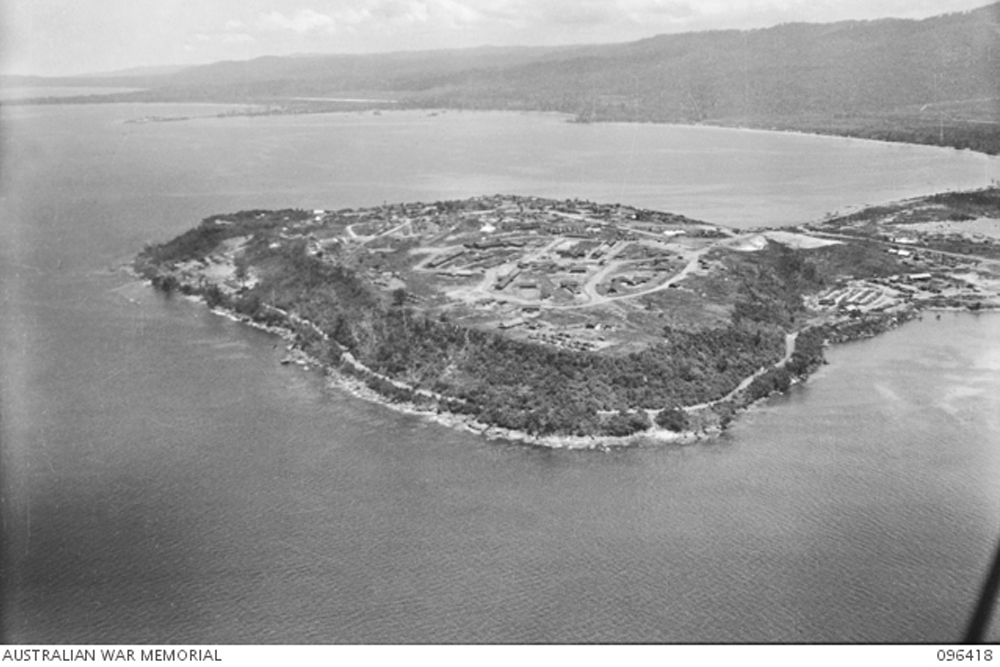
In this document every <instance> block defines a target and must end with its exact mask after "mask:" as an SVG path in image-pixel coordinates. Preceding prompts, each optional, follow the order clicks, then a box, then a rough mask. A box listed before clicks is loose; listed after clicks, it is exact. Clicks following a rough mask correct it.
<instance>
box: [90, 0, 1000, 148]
mask: <svg viewBox="0 0 1000 667" xmlns="http://www.w3.org/2000/svg"><path fill="white" fill-rule="evenodd" d="M125 81H128V83H124V82H125ZM135 81H136V79H134V78H127V77H122V78H117V79H110V80H109V82H108V85H133V86H135V83H134V82H135ZM143 82H144V83H145V84H147V86H145V87H148V88H150V89H149V90H146V91H143V92H139V93H128V94H122V95H116V96H114V97H113V98H108V99H114V100H121V101H125V100H129V101H168V100H169V101H183V100H200V101H206V100H211V101H225V102H237V103H248V102H264V103H275V102H277V101H280V100H287V99H289V98H302V97H324V96H328V97H337V96H346V94H348V93H354V92H356V91H365V92H366V93H369V94H370V93H376V94H377V96H378V97H385V98H391V99H394V100H398V101H399V103H400V104H401V105H403V106H411V107H426V108H430V107H435V108H436V107H453V108H454V107H457V108H475V109H522V110H544V111H560V112H565V113H570V114H574V115H576V117H577V118H578V119H579V120H581V121H600V120H619V121H654V122H697V123H719V124H726V125H749V126H758V127H775V128H783V129H801V130H809V131H817V132H832V133H836V134H851V135H856V136H868V137H875V138H881V139H889V140H901V141H918V142H923V143H940V144H945V145H952V146H959V147H968V148H973V149H975V150H982V151H985V152H993V153H996V152H1000V137H998V135H1000V124H998V123H1000V3H995V4H992V5H989V6H987V7H983V8H981V9H978V10H974V11H970V12H962V13H954V14H946V15H942V16H936V17H932V18H928V19H924V20H920V21H916V20H904V19H882V20H877V21H842V22H838V23H830V24H803V23H796V24H787V25H779V26H776V27H772V28H766V29H759V30H750V31H736V30H728V31H711V32H700V33H686V34H680V35H660V36H657V37H652V38H649V39H645V40H641V41H637V42H631V43H626V44H612V45H591V46H577V47H559V48H491V47H485V48H479V49H465V50H453V51H425V52H409V53H390V54H378V55H339V56H330V55H312V56H296V57H265V58H258V59H255V60H250V61H244V62H222V63H215V64H212V65H206V66H202V67H192V68H187V69H184V70H181V71H179V72H176V73H173V74H169V75H164V76H158V77H150V76H147V77H143Z"/></svg>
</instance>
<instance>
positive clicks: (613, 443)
mask: <svg viewBox="0 0 1000 667" xmlns="http://www.w3.org/2000/svg"><path fill="white" fill-rule="evenodd" d="M135 275H136V277H137V278H139V279H140V280H141V281H142V282H143V283H144V284H145V285H147V286H148V287H153V284H152V282H151V281H150V280H148V279H145V278H142V277H141V276H138V274H135ZM183 297H184V298H185V299H188V300H189V301H191V302H193V303H198V304H201V305H204V306H207V305H208V304H207V303H205V299H204V297H202V296H200V295H196V294H188V295H183ZM209 311H210V312H212V313H214V314H215V315H218V316H220V317H225V318H226V319H228V320H230V321H232V322H235V323H238V324H244V325H247V326H250V327H252V328H254V329H257V330H259V331H263V332H265V333H268V334H272V335H275V336H278V337H279V338H281V339H282V340H283V341H285V342H286V343H287V344H288V345H287V348H286V357H285V359H287V360H289V361H288V362H286V361H285V360H282V361H281V362H279V363H280V364H282V365H290V364H292V363H294V364H295V365H298V366H300V367H302V369H303V370H306V371H317V370H318V371H320V372H322V374H323V376H324V377H325V378H326V379H327V385H328V386H334V387H336V388H337V389H340V390H342V391H346V392H347V393H349V394H351V395H352V396H354V397H356V398H360V399H362V400H366V401H369V402H372V403H376V404H378V405H382V406H384V407H387V408H389V409H391V410H394V411H396V412H400V413H402V414H407V415H413V416H417V417H422V418H424V419H427V420H429V421H432V422H434V423H436V424H440V425H442V426H447V427H449V428H455V429H459V430H462V431H466V432H469V433H473V434H476V435H480V436H483V437H485V438H486V439H488V440H508V441H511V442H518V443H523V444H528V445H532V446H537V447H548V448H550V449H598V450H600V449H612V448H618V447H629V446H634V445H637V444H640V443H642V442H649V441H655V442H657V443H659V444H666V443H672V444H692V443H695V442H699V441H702V440H706V439H713V438H716V437H718V436H719V435H721V434H722V432H723V430H724V429H714V430H712V429H706V430H704V431H701V432H699V431H679V432H677V431H670V430H668V429H665V428H661V427H658V426H656V425H655V424H654V425H653V426H652V427H651V428H650V429H649V430H647V431H641V432H639V433H636V434H633V435H629V436H621V437H616V436H574V435H534V434H531V433H528V432H526V431H516V430H513V429H508V428H503V427H501V426H495V425H492V424H487V423H485V422H480V421H477V420H476V419H475V418H473V417H470V416H467V415H461V414H458V413H455V412H451V411H449V410H446V409H444V408H441V407H440V405H438V406H436V407H435V408H433V409H432V408H425V407H421V406H420V405H418V404H416V403H414V402H412V401H394V400H391V399H390V398H388V397H386V396H384V395H383V394H381V393H379V392H378V391H376V390H375V389H372V388H371V387H369V386H368V385H367V384H366V383H365V382H364V380H362V379H361V378H359V377H356V376H353V375H351V374H348V373H346V372H344V371H343V370H342V369H340V368H338V367H336V366H332V365H330V364H325V363H323V362H322V361H320V360H319V359H316V358H315V357H313V356H312V355H310V354H309V353H308V352H306V351H305V350H303V349H301V348H299V347H295V346H294V344H295V339H296V334H295V332H293V331H292V330H290V329H286V328H284V327H277V326H271V325H267V324H262V323H260V322H256V321H254V320H253V319H251V318H249V317H247V316H245V315H240V314H238V313H236V312H234V311H232V310H230V309H227V308H222V307H219V306H216V307H214V308H213V307H209ZM299 362H302V363H299ZM355 363H357V362H355ZM357 365H358V366H361V367H362V368H363V369H364V371H366V372H368V373H371V374H372V375H375V376H377V377H381V376H379V375H378V374H377V373H374V371H371V370H370V369H368V368H367V367H366V366H364V365H363V364H360V363H357ZM384 379H387V380H390V381H392V380H391V379H389V378H384ZM393 382H395V383H397V384H400V385H404V383H400V382H398V381H393ZM404 386H406V387H407V389H409V390H410V391H413V392H417V391H419V390H417V389H414V388H413V387H410V386H409V385H404ZM761 400H763V399H761ZM755 403H757V401H755V402H754V403H753V404H755ZM753 404H751V405H753Z"/></svg>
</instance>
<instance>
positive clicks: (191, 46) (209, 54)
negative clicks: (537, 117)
mask: <svg viewBox="0 0 1000 667" xmlns="http://www.w3.org/2000/svg"><path fill="white" fill-rule="evenodd" d="M985 4H989V0H0V70H2V71H3V72H4V73H18V74H45V75H54V74H77V73H85V72H98V71H106V70H113V69H120V68H128V67H135V66H147V65H168V64H198V63H207V62H213V61H217V60H243V59H246V58H253V57H256V56H261V55H268V54H288V53H316V52H323V53H350V52H353V53H359V52H373V51H396V50H408V49H436V48H453V47H466V46H479V45H483V44H495V45H532V44H545V45H551V44H574V43H594V42H618V41H628V40H632V39H639V38H642V37H648V36H651V35H655V34H659V33H665V32H685V31H690V30H707V29H714V28H757V27H766V26H771V25H776V24H778V23H787V22H791V21H811V22H825V21H836V20H841V19H873V18H881V17H886V16H894V17H906V18H924V17H927V16H932V15H934V14H943V13H947V12H953V11H964V10H967V9H974V8H976V7H980V6H983V5H985Z"/></svg>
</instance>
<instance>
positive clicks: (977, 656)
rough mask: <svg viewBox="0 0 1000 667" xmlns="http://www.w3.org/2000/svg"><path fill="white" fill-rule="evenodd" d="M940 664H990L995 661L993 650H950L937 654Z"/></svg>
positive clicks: (943, 650) (940, 651)
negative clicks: (965, 662) (966, 662)
mask: <svg viewBox="0 0 1000 667" xmlns="http://www.w3.org/2000/svg"><path fill="white" fill-rule="evenodd" d="M937 659H938V661H939V662H964V661H969V662H990V661H992V660H993V650H992V649H979V648H959V649H955V648H948V649H944V648H943V649H941V650H939V651H938V652H937Z"/></svg>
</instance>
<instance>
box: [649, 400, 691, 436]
mask: <svg viewBox="0 0 1000 667" xmlns="http://www.w3.org/2000/svg"><path fill="white" fill-rule="evenodd" d="M656 424H657V426H659V427H661V428H665V429H667V430H668V431H673V432H675V433H680V432H681V431H684V430H687V427H688V417H687V413H686V412H684V410H682V409H680V408H678V407H676V406H670V407H666V408H663V409H662V410H660V414H658V415H656Z"/></svg>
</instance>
